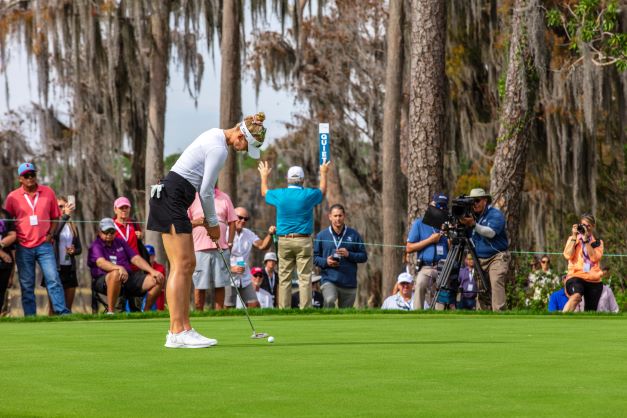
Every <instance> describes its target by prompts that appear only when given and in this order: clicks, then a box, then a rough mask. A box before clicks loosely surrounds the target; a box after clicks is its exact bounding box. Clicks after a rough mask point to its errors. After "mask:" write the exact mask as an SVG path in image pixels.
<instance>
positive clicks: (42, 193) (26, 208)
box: [4, 163, 70, 316]
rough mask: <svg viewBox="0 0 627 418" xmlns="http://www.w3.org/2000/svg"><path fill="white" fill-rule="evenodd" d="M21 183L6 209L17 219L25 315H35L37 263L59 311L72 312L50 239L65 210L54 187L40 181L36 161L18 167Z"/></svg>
mask: <svg viewBox="0 0 627 418" xmlns="http://www.w3.org/2000/svg"><path fill="white" fill-rule="evenodd" d="M17 174H18V176H19V181H20V184H21V187H19V188H18V189H16V190H13V191H12V192H11V193H9V195H8V196H7V199H6V201H5V203H4V206H5V209H6V211H7V212H8V213H9V215H11V217H13V218H14V219H16V222H15V230H16V232H17V252H16V256H15V261H16V264H17V269H18V276H19V280H20V288H21V290H22V307H23V308H24V315H26V316H29V315H35V314H36V313H37V303H36V300H35V263H39V267H40V268H41V271H42V272H43V274H44V278H45V280H46V289H47V290H48V296H49V298H50V301H51V302H52V309H53V311H54V312H55V313H56V314H68V313H70V311H69V310H68V309H67V307H66V306H65V296H64V294H63V286H62V285H61V279H60V278H59V273H58V271H57V262H56V260H55V255H54V248H53V247H52V244H51V243H50V241H51V240H52V236H53V235H54V230H55V228H56V226H57V225H58V224H57V223H54V221H55V220H57V219H59V218H60V217H61V211H60V210H59V207H58V206H57V197H56V195H55V194H54V191H52V189H51V188H49V187H47V186H42V185H39V184H37V168H36V167H35V165H34V164H33V163H23V164H21V165H20V166H19V168H18V170H17Z"/></svg>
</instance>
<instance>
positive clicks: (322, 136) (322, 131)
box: [318, 123, 331, 165]
mask: <svg viewBox="0 0 627 418" xmlns="http://www.w3.org/2000/svg"><path fill="white" fill-rule="evenodd" d="M318 139H319V140H320V165H322V164H324V163H326V162H327V161H331V144H330V140H331V134H330V133H329V124H328V123H320V124H318Z"/></svg>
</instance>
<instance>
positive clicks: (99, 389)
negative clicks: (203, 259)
mask: <svg viewBox="0 0 627 418" xmlns="http://www.w3.org/2000/svg"><path fill="white" fill-rule="evenodd" d="M265 313H269V312H267V311H265V312H264V314H262V313H261V312H259V311H257V312H255V315H254V316H253V321H254V323H255V325H256V327H257V329H258V331H264V332H268V333H270V334H272V335H273V336H274V337H275V338H276V341H275V343H274V344H270V343H268V342H267V341H265V340H252V339H250V338H249V337H250V334H251V332H250V328H249V326H248V323H247V321H246V319H245V318H244V317H243V316H241V315H240V314H238V313H235V312H231V315H224V314H220V315H215V314H213V313H211V314H205V315H201V316H195V317H194V318H193V324H194V326H195V328H196V329H197V330H198V331H200V332H201V333H204V334H206V335H208V336H211V337H214V338H217V339H218V340H219V345H218V346H217V347H214V348H209V349H197V350H168V349H165V348H164V347H163V343H164V341H165V333H166V331H167V328H168V322H167V321H168V320H167V317H165V316H164V315H163V314H146V315H143V314H141V315H129V316H126V315H120V316H119V317H117V316H116V317H114V318H104V317H102V316H101V317H87V316H72V317H69V318H53V319H51V320H48V319H46V318H36V319H25V320H24V319H3V320H0V332H1V334H0V335H2V338H1V339H0V341H1V343H0V358H1V360H0V416H10V417H18V416H31V417H32V416H58V417H79V416H80V417H83V416H109V417H114V416H115V417H118V416H123V417H141V416H150V417H176V418H179V417H186V416H194V417H199V416H229V417H230V416H242V417H244V416H246V417H248V416H273V417H276V416H292V417H316V418H319V417H321V416H334V417H346V416H456V417H460V416H461V417H466V416H482V417H483V416H498V417H503V416H550V417H555V416H567V415H568V416H608V417H610V416H611V417H615V416H622V415H624V414H625V411H626V410H627V397H626V396H625V394H627V317H626V316H623V315H612V316H609V315H587V314H579V315H529V314H526V313H509V314H485V313H484V314H478V313H472V314H463V313H461V314H460V313H414V312H410V313H381V312H379V311H346V312H342V313H340V312H337V311H329V312H322V313H321V312H309V311H308V312H295V311H291V312H272V313H271V314H265ZM87 319H91V320H87ZM120 319H124V320H120Z"/></svg>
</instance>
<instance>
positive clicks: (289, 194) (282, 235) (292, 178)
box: [258, 161, 329, 309]
mask: <svg viewBox="0 0 627 418" xmlns="http://www.w3.org/2000/svg"><path fill="white" fill-rule="evenodd" d="M258 169H259V174H260V175H261V196H263V197H265V198H266V203H267V204H269V205H272V206H274V207H276V228H277V230H276V234H277V236H278V237H279V248H278V256H279V295H278V298H279V303H278V307H279V309H288V308H291V304H292V280H291V278H292V272H293V271H294V267H296V271H297V273H298V289H299V294H300V304H299V306H300V309H304V308H308V307H311V297H310V295H311V272H312V270H313V243H312V240H311V234H312V233H313V208H314V207H315V206H317V205H319V204H320V203H322V199H323V197H324V195H325V193H326V189H327V172H328V170H329V162H327V163H325V164H322V165H321V166H320V188H319V189H315V188H305V187H303V183H304V181H305V172H304V171H303V169H302V168H301V167H297V166H296V167H290V169H289V170H288V171H287V184H288V186H287V188H284V189H273V190H270V189H268V177H269V175H270V172H271V171H272V168H270V166H269V164H268V163H267V162H266V161H261V162H260V163H259V167H258Z"/></svg>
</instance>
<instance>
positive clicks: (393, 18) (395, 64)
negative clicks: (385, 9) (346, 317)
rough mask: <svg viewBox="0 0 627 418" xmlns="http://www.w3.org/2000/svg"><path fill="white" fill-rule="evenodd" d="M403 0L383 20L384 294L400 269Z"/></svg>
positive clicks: (393, 3)
mask: <svg viewBox="0 0 627 418" xmlns="http://www.w3.org/2000/svg"><path fill="white" fill-rule="evenodd" d="M403 1H404V0H390V7H389V17H388V24H387V28H388V29H387V52H386V53H387V56H386V60H387V62H386V73H385V100H384V102H383V149H382V152H383V155H382V157H383V158H382V159H383V164H382V165H383V168H382V170H383V176H382V177H383V178H382V181H383V184H382V186H383V187H382V193H381V202H382V204H381V206H382V210H381V212H382V214H383V244H384V245H385V246H384V247H383V266H382V269H383V270H382V275H383V278H382V284H381V287H382V288H381V294H382V295H383V296H387V295H388V294H389V293H390V291H391V290H392V288H393V287H394V283H395V281H396V276H397V274H398V273H399V272H400V266H401V265H402V263H401V257H399V255H402V253H403V251H402V250H399V249H398V248H395V247H393V246H392V245H397V244H399V243H400V242H401V241H402V236H403V234H402V222H401V219H402V214H401V208H402V203H401V195H400V193H398V188H397V184H398V181H399V178H400V176H401V170H400V149H399V143H400V138H399V133H400V110H401V104H402V100H401V93H402V88H403V61H404V54H403Z"/></svg>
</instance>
